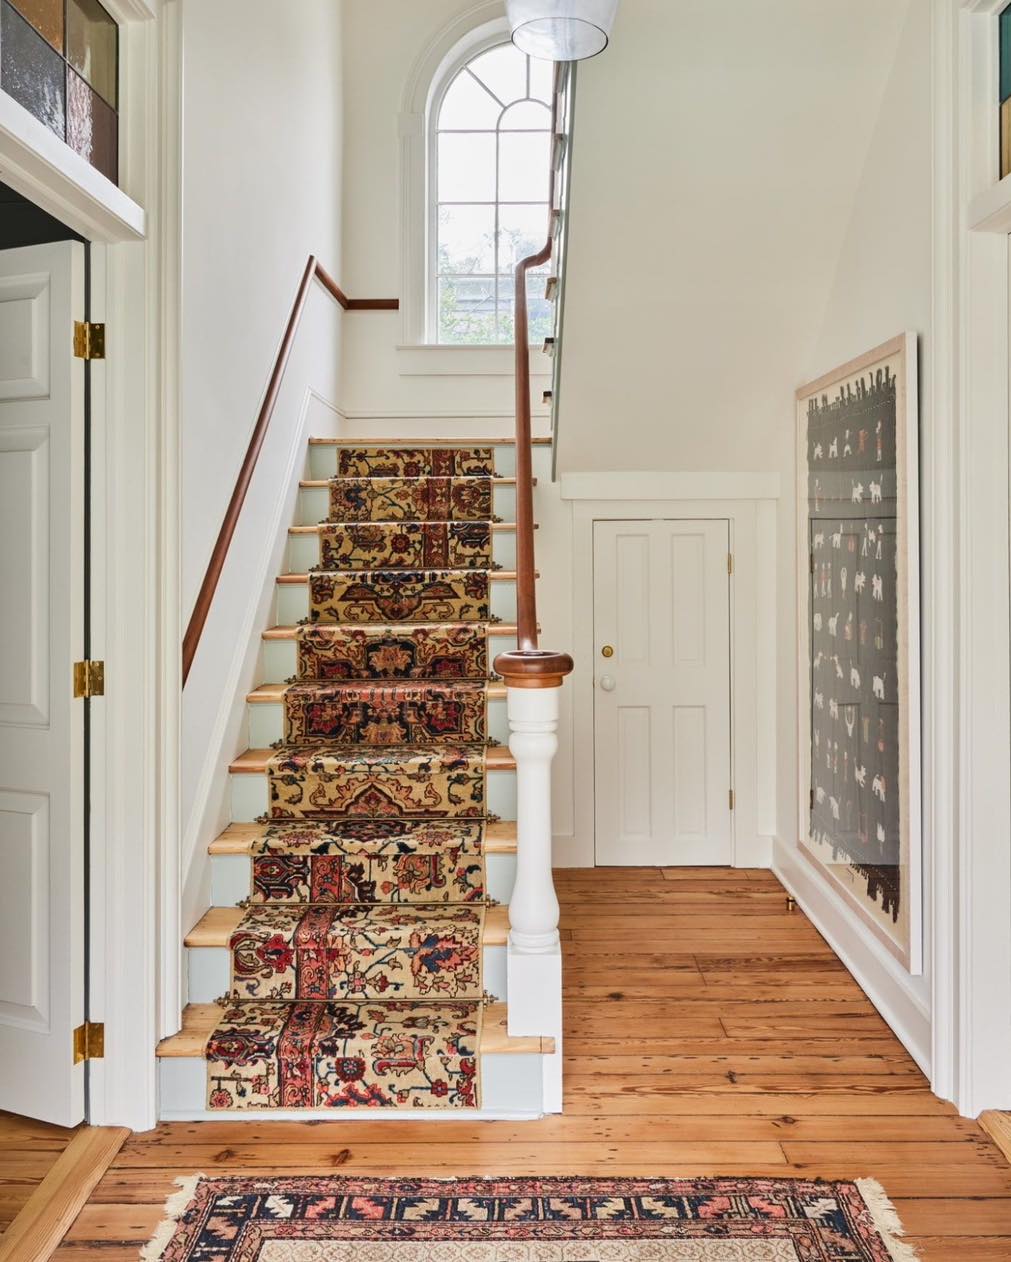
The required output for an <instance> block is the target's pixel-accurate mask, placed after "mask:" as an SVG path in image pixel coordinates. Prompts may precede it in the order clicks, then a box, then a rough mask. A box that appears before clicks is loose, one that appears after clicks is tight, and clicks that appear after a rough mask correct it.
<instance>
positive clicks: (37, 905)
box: [0, 242, 85, 1126]
mask: <svg viewBox="0 0 1011 1262" xmlns="http://www.w3.org/2000/svg"><path fill="white" fill-rule="evenodd" d="M83 317H84V247H83V246H82V245H80V244H79V243H77V242H60V243H58V244H55V245H40V246H32V247H30V248H27V249H21V250H5V251H2V252H0V592H2V593H3V595H2V599H0V873H2V874H3V880H2V881H0V1065H2V1067H3V1072H2V1073H0V1109H7V1110H11V1111H13V1112H16V1113H21V1114H24V1115H27V1116H30V1117H37V1118H43V1119H45V1120H46V1121H50V1122H56V1123H59V1124H60V1125H63V1126H70V1125H73V1124H74V1123H76V1122H79V1121H80V1120H81V1119H82V1117H83V1116H84V1067H83V1065H78V1066H76V1067H75V1066H74V1064H73V1031H74V1029H75V1027H76V1026H78V1025H80V1024H81V1022H82V1021H83V1020H84V983H85V976H84V809H85V806H84V784H83V766H84V709H83V703H82V702H81V701H74V700H73V697H72V679H73V675H72V672H73V663H74V661H75V660H77V659H80V658H81V657H83V652H82V648H83V645H82V637H83V628H84V585H83V579H82V561H83V533H84V478H83V469H84V459H83V456H84V365H83V363H82V362H81V361H78V360H75V359H74V358H73V354H72V341H73V322H74V320H75V319H83Z"/></svg>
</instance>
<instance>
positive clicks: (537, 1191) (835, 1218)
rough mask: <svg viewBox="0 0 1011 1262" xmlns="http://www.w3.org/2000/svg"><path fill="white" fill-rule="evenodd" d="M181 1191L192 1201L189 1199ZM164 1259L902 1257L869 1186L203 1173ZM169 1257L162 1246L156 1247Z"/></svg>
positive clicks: (757, 1261)
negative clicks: (223, 1176)
mask: <svg viewBox="0 0 1011 1262" xmlns="http://www.w3.org/2000/svg"><path fill="white" fill-rule="evenodd" d="M184 1196H185V1194H184ZM177 1215H178V1217H177V1220H176V1221H175V1222H174V1223H166V1224H164V1225H163V1228H162V1232H161V1236H160V1239H158V1242H157V1247H154V1248H152V1249H150V1250H149V1252H148V1254H147V1256H148V1257H149V1258H157V1259H159V1262H254V1259H265V1258H268V1257H269V1259H270V1262H345V1260H346V1259H348V1260H349V1259H351V1258H359V1259H361V1260H362V1262H372V1260H373V1259H376V1260H379V1259H389V1260H390V1262H396V1260H397V1259H399V1258H401V1257H402V1258H403V1259H404V1262H418V1260H419V1259H425V1260H426V1262H429V1260H430V1262H501V1260H502V1259H508V1260H509V1262H559V1260H560V1259H565V1260H575V1262H737V1260H738V1259H741V1260H742V1262H749V1260H750V1262H780V1260H781V1259H782V1260H787V1259H795V1260H796V1262H902V1260H904V1259H909V1258H911V1257H912V1256H913V1254H912V1251H911V1250H910V1249H909V1247H908V1246H907V1245H904V1244H903V1243H902V1242H901V1241H900V1240H899V1239H898V1236H899V1235H900V1234H901V1227H900V1226H899V1224H898V1222H897V1220H896V1218H895V1214H894V1211H893V1210H892V1209H891V1206H890V1205H889V1204H888V1202H887V1200H886V1198H885V1196H884V1193H883V1192H882V1191H881V1189H880V1188H879V1187H878V1186H877V1185H876V1184H871V1183H860V1184H857V1183H823V1182H800V1181H795V1180H773V1179H678V1180H668V1179H600V1178H592V1179H591V1178H579V1177H566V1178H525V1179H456V1180H452V1181H443V1180H433V1179H395V1180H384V1179H375V1178H330V1177H316V1176H312V1177H300V1178H229V1179H217V1178H215V1179H204V1178H201V1179H200V1180H199V1182H198V1183H197V1185H196V1187H195V1189H194V1190H193V1192H192V1197H191V1199H189V1200H188V1203H187V1204H186V1205H185V1207H183V1206H179V1207H178V1208H177ZM159 1250H160V1251H159Z"/></svg>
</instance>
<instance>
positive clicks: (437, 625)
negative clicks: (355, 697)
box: [263, 622, 540, 683]
mask: <svg viewBox="0 0 1011 1262" xmlns="http://www.w3.org/2000/svg"><path fill="white" fill-rule="evenodd" d="M321 625H324V626H329V625H330V624H329V623H323V624H321ZM367 625H372V626H376V625H378V624H377V623H373V624H367V623H359V624H356V626H357V628H358V629H359V630H360V629H362V628H363V627H365V626H367ZM390 625H391V626H392V627H393V629H394V631H397V630H402V629H403V627H404V625H405V624H404V623H399V624H395V623H391V624H390ZM474 625H475V624H474V623H473V622H412V623H410V624H409V627H408V629H409V630H411V631H423V630H428V631H431V630H436V629H438V630H441V629H442V628H443V627H463V628H466V627H472V626H474ZM485 625H486V629H487V634H488V638H489V639H494V638H495V637H496V636H503V637H511V636H514V635H515V634H516V623H515V622H492V623H487V624H485ZM537 629H538V631H539V630H540V627H538V628H537ZM263 638H264V639H265V640H295V639H297V638H298V627H270V628H269V629H268V630H266V631H264V632H263ZM364 682H365V683H368V682H369V681H368V680H365V681H364Z"/></svg>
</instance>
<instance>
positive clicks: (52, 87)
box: [0, 0, 119, 183]
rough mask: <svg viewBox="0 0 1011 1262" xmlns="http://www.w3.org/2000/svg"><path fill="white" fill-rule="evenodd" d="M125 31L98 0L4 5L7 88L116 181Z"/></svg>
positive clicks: (1, 51)
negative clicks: (122, 34)
mask: <svg viewBox="0 0 1011 1262" xmlns="http://www.w3.org/2000/svg"><path fill="white" fill-rule="evenodd" d="M118 81H119V28H118V27H117V25H116V23H115V21H114V20H113V18H112V17H110V15H109V14H108V13H107V12H106V11H105V9H104V8H103V7H102V5H101V4H100V3H99V0H0V89H2V90H3V91H4V92H6V93H7V94H8V95H9V96H12V97H13V98H14V100H15V101H17V102H18V104H19V105H23V106H24V108H25V109H26V110H28V112H29V113H30V114H34V116H35V117H36V118H37V119H38V120H39V121H40V122H42V123H45V125H46V126H47V127H48V128H49V129H50V130H51V131H54V132H55V133H56V135H57V136H59V137H60V139H61V140H64V141H66V143H67V144H68V145H69V146H70V147H71V149H73V150H74V151H75V152H76V153H79V154H80V155H81V157H82V158H85V159H86V160H87V161H88V162H90V163H91V165H92V166H93V167H96V168H97V169H98V170H99V171H101V172H102V174H103V175H106V176H108V178H109V179H110V180H112V181H113V182H114V183H115V182H116V181H117V179H118V176H119V114H118V103H119V102H118Z"/></svg>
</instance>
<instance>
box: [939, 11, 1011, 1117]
mask: <svg viewBox="0 0 1011 1262" xmlns="http://www.w3.org/2000/svg"><path fill="white" fill-rule="evenodd" d="M1003 7H1004V4H1003V0H932V19H933V29H932V52H933V74H932V90H933V100H932V119H933V133H934V136H933V140H934V155H933V158H934V161H933V168H934V173H935V174H934V181H935V182H934V207H933V212H934V213H933V223H934V259H933V283H932V290H933V317H934V328H933V330H932V337H931V338H930V340H929V343H928V354H929V355H930V357H931V358H930V362H929V363H928V364H927V365H925V368H926V372H927V373H928V374H929V376H928V377H927V378H926V379H927V380H928V381H929V383H930V388H931V392H930V396H929V413H928V424H927V426H926V427H925V429H924V432H923V434H922V443H923V482H922V488H923V508H924V513H923V527H924V539H925V558H926V565H925V566H924V571H923V581H924V607H925V609H926V610H927V611H928V616H927V617H926V618H925V619H924V645H923V648H924V676H923V682H924V714H923V719H924V786H925V795H924V844H925V848H926V853H927V856H928V867H927V872H926V875H927V880H928V902H927V909H928V915H927V927H928V930H929V931H930V932H931V933H932V943H931V942H928V951H929V952H930V955H929V956H928V959H929V960H930V977H931V1004H932V1016H933V1031H932V1034H933V1047H932V1057H931V1070H932V1082H931V1085H932V1087H933V1089H934V1091H935V1092H936V1093H937V1094H938V1095H940V1096H942V1097H943V1098H945V1099H951V1100H953V1101H954V1102H955V1104H956V1105H957V1107H958V1108H959V1110H960V1111H961V1112H962V1113H963V1114H964V1115H966V1116H976V1115H977V1114H978V1113H979V1112H980V1111H981V1110H983V1109H988V1108H992V1109H1006V1108H1009V1107H1011V1066H1009V1061H1008V1056H1007V1046H1008V1037H1009V1030H1011V988H1009V987H1008V980H1007V979H1008V977H1009V976H1011V855H1009V853H1008V848H1007V846H1006V844H1004V842H1005V839H1006V838H1007V836H1008V833H1009V832H1011V733H1009V722H1008V720H1009V711H1011V681H1009V678H1008V666H1009V663H1008V640H1009V627H1008V603H1009V597H1011V591H1009V575H1008V559H1009V539H1008V490H1009V485H1008V484H1009V478H1008V463H1007V456H1008V451H1007V448H1008V375H1009V367H1011V364H1009V360H1011V354H1009V334H1011V327H1009V319H1008V299H1009V284H1008V263H1009V249H1008V236H1007V234H1008V232H1009V231H1011V216H1009V214H1008V197H1007V194H1008V188H1007V182H1006V181H1000V180H999V178H998V177H999V168H998V154H999V146H998V110H997V105H996V102H997V99H998V94H997V88H996V75H997V65H998V57H997V22H996V15H997V14H998V12H999V11H1000V10H1001V9H1002V8H1003Z"/></svg>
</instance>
